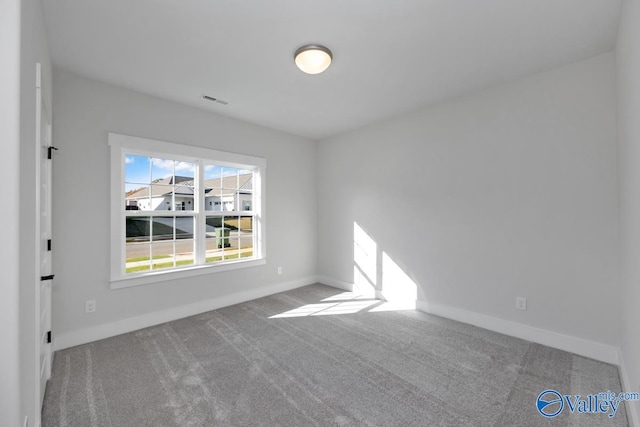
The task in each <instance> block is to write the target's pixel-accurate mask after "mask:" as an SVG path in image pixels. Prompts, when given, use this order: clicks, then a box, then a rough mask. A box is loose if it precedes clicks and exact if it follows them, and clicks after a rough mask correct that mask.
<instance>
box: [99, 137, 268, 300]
mask: <svg viewBox="0 0 640 427" xmlns="http://www.w3.org/2000/svg"><path fill="white" fill-rule="evenodd" d="M108 141H109V146H110V149H111V154H110V156H111V191H110V201H111V207H110V217H111V235H110V255H111V259H110V283H111V289H118V288H125V287H130V286H137V285H143V284H150V283H155V282H161V281H166V280H174V279H180V278H184V277H191V276H195V275H201V274H210V273H216V272H220V271H228V270H233V269H239V268H246V267H252V266H256V265H263V264H266V244H265V226H264V225H265V205H266V203H265V180H264V176H265V173H266V167H267V160H266V159H265V158H262V157H255V156H249V155H245V154H239V153H231V152H227V151H219V150H213V149H210V148H204V147H197V146H193V145H183V144H176V143H172V142H166V141H159V140H154V139H149V138H141V137H135V136H129V135H122V134H117V133H111V132H110V133H109V134H108ZM125 154H142V155H148V156H153V157H158V158H170V159H175V160H189V161H194V160H196V161H204V162H208V163H215V164H218V165H221V166H231V167H239V168H244V169H250V170H253V171H254V178H253V179H254V183H253V188H254V200H255V206H254V207H253V208H254V209H253V213H254V215H255V221H254V222H255V224H254V228H255V229H256V239H255V246H254V253H255V256H254V257H253V258H250V259H246V260H243V259H237V260H231V261H226V262H221V263H215V264H196V265H192V266H188V267H187V266H183V267H179V268H172V269H166V270H165V269H163V270H152V271H148V272H140V273H136V274H126V273H125V272H124V263H123V260H124V251H125V244H126V243H125V239H124V236H125V229H126V214H127V211H126V208H125V207H124V205H123V200H124V198H125V188H124V187H125V186H124V182H125V167H124V165H125V158H124V156H125ZM198 173H199V175H200V176H199V179H197V180H196V192H197V194H200V193H201V192H200V191H199V188H198V187H197V185H201V183H202V182H204V170H203V169H202V168H200V170H199V172H198ZM194 205H195V206H198V205H199V202H197V201H196V199H194ZM195 206H194V209H195ZM199 208H200V210H199V211H198V215H201V216H204V217H205V218H206V215H207V211H206V207H205V206H204V205H203V206H199ZM181 212H182V211H170V212H167V214H171V215H174V214H177V216H180V213H181ZM196 227H197V226H196ZM202 231H204V230H202ZM196 233H198V234H200V230H197V229H196V230H194V239H195V234H196ZM195 244H196V246H200V247H204V240H203V239H202V238H200V239H198V240H197V241H196V243H195ZM198 252H199V250H198V249H196V253H198ZM196 256H197V255H196Z"/></svg>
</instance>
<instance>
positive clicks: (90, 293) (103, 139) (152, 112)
mask: <svg viewBox="0 0 640 427" xmlns="http://www.w3.org/2000/svg"><path fill="white" fill-rule="evenodd" d="M54 83H55V84H54V88H55V92H54V109H55V113H56V114H55V118H54V123H53V125H54V141H55V143H56V145H57V146H58V147H59V148H60V151H58V152H57V153H56V160H55V163H54V212H53V214H54V242H55V245H54V268H55V272H56V281H55V287H54V297H53V298H54V300H53V302H54V307H55V311H54V313H53V328H54V331H55V334H54V336H57V337H58V342H59V343H60V342H62V343H63V344H62V346H64V345H65V343H66V345H69V344H75V343H78V340H80V341H83V340H85V339H84V338H83V337H85V338H87V340H91V339H95V338H97V337H99V336H100V334H103V335H104V333H105V331H108V330H115V329H113V328H112V329H109V326H108V325H109V324H112V323H113V322H116V323H117V324H118V325H119V327H122V326H123V325H124V324H125V323H126V319H132V318H136V317H139V316H144V315H148V314H150V313H154V312H159V311H162V310H172V309H173V308H175V307H180V306H193V305H194V304H195V305H198V304H200V303H201V302H203V301H209V300H215V299H220V298H222V299H224V298H226V297H228V296H229V295H232V294H236V293H239V292H243V293H244V295H253V294H255V292H258V293H259V292H261V291H262V290H265V289H273V288H272V287H273V286H277V285H280V284H283V283H288V284H290V285H291V286H301V285H306V284H309V283H312V282H313V280H314V278H315V272H316V260H317V256H316V255H317V254H316V248H315V241H316V198H315V192H314V191H309V189H310V188H314V187H315V182H316V163H315V154H316V147H315V143H313V142H312V141H309V140H305V139H303V138H299V137H295V136H291V135H287V134H284V133H281V132H277V131H273V130H270V129H267V128H264V127H260V126H256V125H251V124H248V123H244V122H241V121H237V120H233V119H230V118H226V117H223V116H220V115H215V114H211V113H208V112H205V111H203V110H198V109H194V108H190V107H185V106H182V105H179V104H175V103H172V102H168V101H164V100H160V99H158V98H153V97H150V96H146V95H143V94H140V93H136V92H132V91H128V90H125V89H121V88H118V87H115V86H110V85H107V84H104V83H100V82H97V81H93V80H89V79H85V78H82V77H79V76H76V75H74V74H72V73H69V72H67V71H64V70H59V69H56V70H55V73H54ZM221 108H225V107H221ZM107 132H115V133H121V134H125V135H133V136H140V137H145V138H152V139H157V140H161V141H168V142H176V143H184V144H188V145H197V146H203V147H207V148H213V149H217V150H223V151H231V152H236V153H241V154H248V155H252V156H259V157H265V158H267V169H266V203H267V205H266V219H267V225H266V237H267V264H266V265H263V266H257V267H251V268H246V269H241V270H233V271H227V272H219V273H215V274H210V275H203V276H196V277H192V278H189V279H181V280H175V281H165V282H160V283H157V284H153V285H143V286H137V287H131V288H125V289H118V290H110V288H109V236H110V230H109V188H110V177H109V170H110V169H109V147H108V145H107ZM80 200H81V201H82V205H81V206H80V205H78V201H80ZM278 266H282V268H283V274H282V275H281V276H278V275H277V267H278ZM88 299H95V300H96V303H97V311H96V313H94V314H91V315H86V314H85V313H84V301H85V300H88ZM148 318H151V317H148ZM122 320H124V321H125V322H124V323H123V322H122ZM105 325H107V326H105ZM129 325H131V327H132V328H133V329H135V327H136V325H139V323H136V321H135V319H134V320H132V321H131V322H129ZM138 327H139V326H138ZM85 328H89V332H86V331H85V332H82V330H83V329H85ZM92 328H93V332H91V330H92ZM116 329H117V328H116ZM56 347H59V345H56Z"/></svg>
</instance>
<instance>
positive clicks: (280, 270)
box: [278, 267, 282, 275]
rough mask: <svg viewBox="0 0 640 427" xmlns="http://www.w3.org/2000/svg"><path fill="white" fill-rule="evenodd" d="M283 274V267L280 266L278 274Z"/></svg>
mask: <svg viewBox="0 0 640 427" xmlns="http://www.w3.org/2000/svg"><path fill="white" fill-rule="evenodd" d="M280 274H282V267H278V275H280Z"/></svg>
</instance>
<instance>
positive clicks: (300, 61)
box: [293, 44, 333, 74]
mask: <svg viewBox="0 0 640 427" xmlns="http://www.w3.org/2000/svg"><path fill="white" fill-rule="evenodd" d="M331 59H333V55H332V54H331V51H330V50H329V49H327V48H326V47H324V46H322V45H319V44H307V45H304V46H302V47H300V48H298V50H296V53H294V54H293V60H294V61H295V62H296V65H297V66H298V68H300V69H301V70H302V71H304V72H305V73H307V74H319V73H321V72H323V71H324V70H326V69H327V68H329V65H331Z"/></svg>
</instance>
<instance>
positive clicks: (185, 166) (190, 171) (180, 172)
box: [175, 160, 196, 184]
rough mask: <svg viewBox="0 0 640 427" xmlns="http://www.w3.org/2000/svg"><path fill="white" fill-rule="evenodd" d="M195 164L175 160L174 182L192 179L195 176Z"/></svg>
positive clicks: (178, 182)
mask: <svg viewBox="0 0 640 427" xmlns="http://www.w3.org/2000/svg"><path fill="white" fill-rule="evenodd" d="M195 171H196V165H195V163H191V162H183V161H180V160H176V161H175V175H176V182H175V183H176V184H180V182H181V181H183V180H190V181H193V179H194V178H195Z"/></svg>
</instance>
